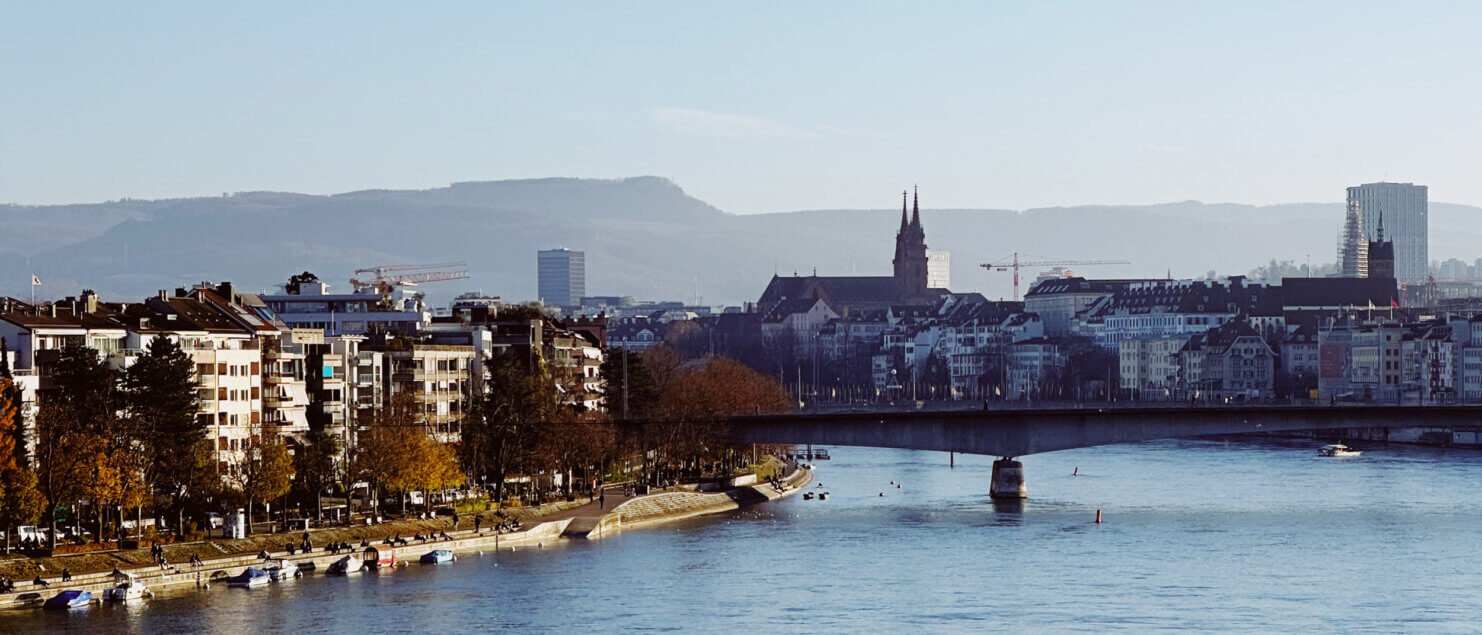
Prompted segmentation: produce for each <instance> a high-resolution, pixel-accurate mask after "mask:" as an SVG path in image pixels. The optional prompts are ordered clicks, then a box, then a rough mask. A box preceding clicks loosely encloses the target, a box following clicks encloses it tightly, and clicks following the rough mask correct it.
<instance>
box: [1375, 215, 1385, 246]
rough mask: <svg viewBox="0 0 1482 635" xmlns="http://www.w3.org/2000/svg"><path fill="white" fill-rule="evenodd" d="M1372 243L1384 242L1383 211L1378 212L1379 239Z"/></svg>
mask: <svg viewBox="0 0 1482 635" xmlns="http://www.w3.org/2000/svg"><path fill="white" fill-rule="evenodd" d="M1374 242H1381V243H1382V242H1384V210H1379V239H1378V240H1376V241H1374Z"/></svg>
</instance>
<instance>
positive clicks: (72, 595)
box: [41, 589, 93, 610]
mask: <svg viewBox="0 0 1482 635" xmlns="http://www.w3.org/2000/svg"><path fill="white" fill-rule="evenodd" d="M92 603H93V594H92V593H89V592H87V591H82V590H79V589H67V590H65V591H62V592H61V593H58V594H56V595H53V596H51V597H50V598H48V599H47V600H46V602H44V603H42V605H41V608H44V609H51V610H66V609H77V608H83V607H86V606H88V605H90V604H92Z"/></svg>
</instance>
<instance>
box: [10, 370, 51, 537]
mask: <svg viewBox="0 0 1482 635" xmlns="http://www.w3.org/2000/svg"><path fill="white" fill-rule="evenodd" d="M3 357H4V346H3V345H0V359H3ZM0 363H3V362H0ZM6 374H8V373H6ZM14 383H15V382H14V381H13V380H12V379H11V378H10V377H8V376H5V375H4V374H0V527H4V529H5V552H6V553H10V531H11V529H13V528H14V527H15V526H17V525H29V524H31V523H34V522H36V519H37V517H39V516H40V515H41V511H42V508H43V506H44V505H45V501H44V500H43V499H42V497H41V493H40V492H38V491H36V475H35V474H33V473H32V472H31V471H30V470H27V469H25V468H23V467H22V466H21V465H20V464H18V462H17V452H16V451H15V447H14V444H15V443H16V440H17V439H19V438H23V437H22V436H21V435H17V434H15V429H16V428H20V427H21V422H20V393H19V391H17V390H14Z"/></svg>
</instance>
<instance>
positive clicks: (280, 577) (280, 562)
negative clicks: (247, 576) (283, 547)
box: [263, 558, 304, 582]
mask: <svg viewBox="0 0 1482 635" xmlns="http://www.w3.org/2000/svg"><path fill="white" fill-rule="evenodd" d="M263 571H266V572H267V574H268V577H269V578H272V580H273V581H274V582H282V581H284V580H292V579H294V578H297V577H299V576H302V575H303V574H304V573H303V572H302V571H299V570H298V563H296V562H292V561H289V560H284V559H282V558H277V559H275V560H269V561H268V566H266V567H263Z"/></svg>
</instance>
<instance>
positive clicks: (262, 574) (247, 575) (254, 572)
mask: <svg viewBox="0 0 1482 635" xmlns="http://www.w3.org/2000/svg"><path fill="white" fill-rule="evenodd" d="M272 581H273V576H271V575H269V574H268V572H266V571H263V570H262V569H259V568H257V567H247V568H246V569H243V570H242V572H241V573H238V574H237V575H234V576H232V577H230V578H227V579H226V585H227V586H234V587H242V588H250V587H255V586H262V585H264V584H267V583H269V582H272Z"/></svg>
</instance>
